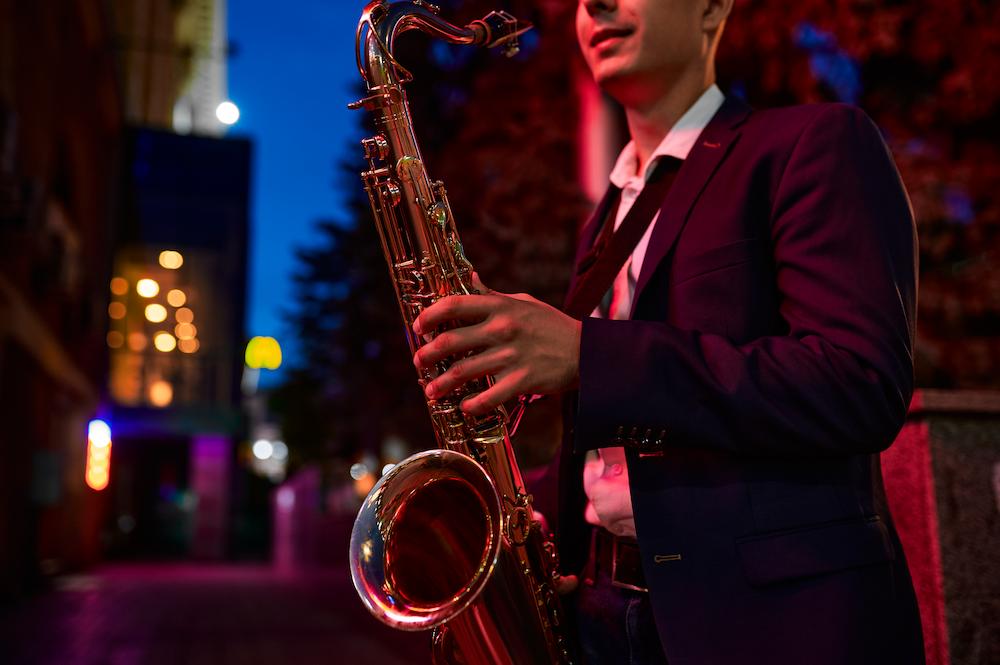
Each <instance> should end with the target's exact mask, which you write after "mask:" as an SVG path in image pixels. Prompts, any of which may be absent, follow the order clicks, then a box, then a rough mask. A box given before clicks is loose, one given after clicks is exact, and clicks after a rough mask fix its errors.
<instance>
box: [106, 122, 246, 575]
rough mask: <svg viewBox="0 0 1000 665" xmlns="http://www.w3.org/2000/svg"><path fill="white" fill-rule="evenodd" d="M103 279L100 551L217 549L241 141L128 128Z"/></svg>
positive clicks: (221, 536)
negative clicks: (107, 497)
mask: <svg viewBox="0 0 1000 665" xmlns="http://www.w3.org/2000/svg"><path fill="white" fill-rule="evenodd" d="M123 163H124V165H125V168H124V169H123V175H122V180H121V183H120V186H121V190H122V191H123V192H125V193H126V196H125V197H124V200H123V205H122V209H121V215H120V218H119V219H120V222H121V224H120V226H119V229H118V234H117V237H118V249H117V251H116V252H115V256H114V267H113V276H112V279H111V280H110V282H109V283H108V292H107V298H108V300H109V302H108V305H107V313H106V317H107V322H108V333H107V345H108V347H109V351H110V374H109V378H108V384H107V385H108V393H107V397H108V405H109V410H108V414H109V418H110V422H111V423H112V426H113V428H114V431H115V437H116V438H115V446H116V461H115V462H114V468H115V471H114V473H115V478H114V481H113V482H112V485H111V487H110V489H111V491H112V493H113V510H114V511H115V521H114V525H113V528H112V529H111V533H112V534H113V539H112V543H111V545H112V549H113V551H114V552H116V553H120V554H123V555H134V554H141V555H156V556H163V555H175V556H176V555H187V554H195V555H199V556H210V557H218V556H222V555H223V554H224V553H225V550H226V543H227V540H228V524H229V519H228V516H229V510H230V505H229V494H230V483H231V480H232V473H231V471H232V466H233V460H234V459H235V454H234V442H235V441H236V439H237V438H238V437H241V436H242V432H243V424H242V422H243V419H242V414H241V409H240V385H239V381H240V376H241V372H242V369H243V348H244V341H245V340H244V334H243V320H244V313H245V312H244V309H245V284H246V247H247V239H246V231H247V214H248V212H247V206H248V199H249V173H250V144H249V142H247V141H244V140H232V139H217V138H210V137H201V136H182V135H178V134H174V133H171V132H167V131H161V130H152V129H133V130H131V131H129V132H128V135H127V137H126V140H125V142H124V149H123Z"/></svg>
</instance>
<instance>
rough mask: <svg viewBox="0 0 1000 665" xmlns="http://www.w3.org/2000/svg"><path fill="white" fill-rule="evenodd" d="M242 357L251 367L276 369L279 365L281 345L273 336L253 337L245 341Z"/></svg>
mask: <svg viewBox="0 0 1000 665" xmlns="http://www.w3.org/2000/svg"><path fill="white" fill-rule="evenodd" d="M244 359H245V360H246V363H247V367H250V368H251V369H278V368H279V367H281V345H279V344H278V340H276V339H274V338H273V337H254V338H253V339H251V340H250V341H249V342H248V343H247V350H246V353H245V354H244Z"/></svg>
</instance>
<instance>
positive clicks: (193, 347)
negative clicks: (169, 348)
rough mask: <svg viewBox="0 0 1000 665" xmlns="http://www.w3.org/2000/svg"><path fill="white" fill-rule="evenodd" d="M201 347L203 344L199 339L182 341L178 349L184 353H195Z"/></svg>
mask: <svg viewBox="0 0 1000 665" xmlns="http://www.w3.org/2000/svg"><path fill="white" fill-rule="evenodd" d="M200 346H201V343H200V342H199V341H198V340H197V339H182V340H180V341H179V342H177V348H178V349H180V350H181V352H182V353H194V352H195V351H197V350H198V348H199V347H200Z"/></svg>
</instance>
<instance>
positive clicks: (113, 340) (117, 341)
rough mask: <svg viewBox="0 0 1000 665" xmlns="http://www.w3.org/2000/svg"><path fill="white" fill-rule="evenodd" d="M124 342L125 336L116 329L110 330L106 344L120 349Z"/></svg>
mask: <svg viewBox="0 0 1000 665" xmlns="http://www.w3.org/2000/svg"><path fill="white" fill-rule="evenodd" d="M124 343H125V337H124V336H123V335H122V334H121V333H120V332H118V331H117V330H112V331H111V332H109V333H108V346H110V347H111V348H112V349H120V348H122V344H124Z"/></svg>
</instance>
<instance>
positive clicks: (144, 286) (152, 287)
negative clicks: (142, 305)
mask: <svg viewBox="0 0 1000 665" xmlns="http://www.w3.org/2000/svg"><path fill="white" fill-rule="evenodd" d="M135 292H136V293H138V294H139V295H140V296H142V297H143V298H152V297H153V296H155V295H156V294H157V293H159V292H160V285H159V284H157V283H156V280H155V279H149V278H148V277H145V278H143V279H140V280H139V281H138V282H136V283H135Z"/></svg>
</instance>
